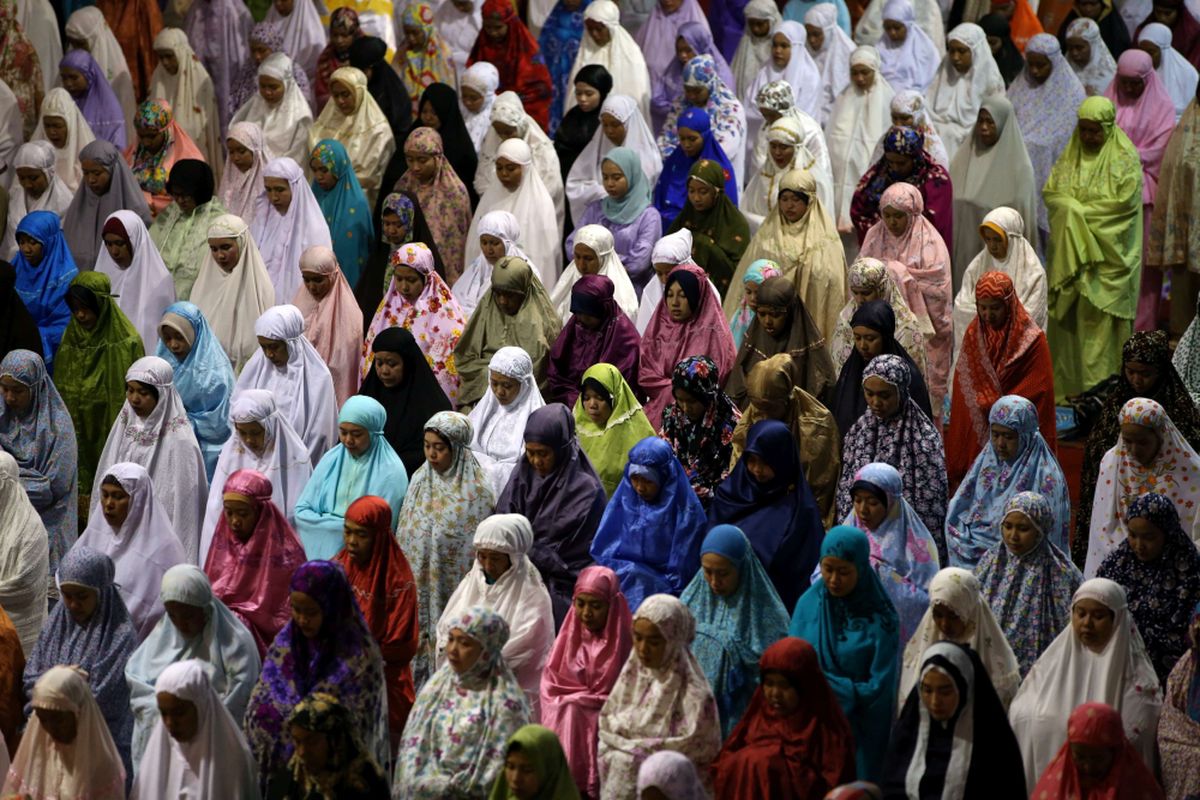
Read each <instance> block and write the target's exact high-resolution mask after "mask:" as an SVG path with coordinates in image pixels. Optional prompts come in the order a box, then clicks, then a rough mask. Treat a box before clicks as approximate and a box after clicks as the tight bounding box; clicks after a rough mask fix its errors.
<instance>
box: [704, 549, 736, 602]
mask: <svg viewBox="0 0 1200 800" xmlns="http://www.w3.org/2000/svg"><path fill="white" fill-rule="evenodd" d="M700 569H701V570H702V571H703V572H704V581H705V582H706V583H707V584H708V588H709V589H711V590H712V593H713V594H715V595H716V596H717V597H732V596H733V594H734V593H735V592H736V591H737V590H738V585H739V584H740V583H741V580H740V576H739V575H738V571H737V567H736V566H735V565H734V563H733V562H732V561H730V560H729V559H728V558H725V557H724V556H721V555H718V554H716V553H705V554H704V555H702V556H700Z"/></svg>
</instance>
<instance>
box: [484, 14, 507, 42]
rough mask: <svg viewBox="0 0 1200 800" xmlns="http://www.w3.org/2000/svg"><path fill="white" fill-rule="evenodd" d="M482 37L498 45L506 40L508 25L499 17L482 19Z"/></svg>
mask: <svg viewBox="0 0 1200 800" xmlns="http://www.w3.org/2000/svg"><path fill="white" fill-rule="evenodd" d="M483 35H484V36H486V37H487V38H488V39H489V40H490V41H492V42H494V43H496V44H499V43H500V42H503V41H504V40H505V39H507V38H508V23H507V22H503V21H501V20H500V18H499V17H484V18H483Z"/></svg>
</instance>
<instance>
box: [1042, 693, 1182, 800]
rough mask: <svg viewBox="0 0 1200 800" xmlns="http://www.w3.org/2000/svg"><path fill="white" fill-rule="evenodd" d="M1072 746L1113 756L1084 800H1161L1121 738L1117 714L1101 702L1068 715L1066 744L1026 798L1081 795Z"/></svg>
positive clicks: (1062, 798)
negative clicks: (1132, 799) (1099, 749)
mask: <svg viewBox="0 0 1200 800" xmlns="http://www.w3.org/2000/svg"><path fill="white" fill-rule="evenodd" d="M1073 744H1082V745H1090V746H1092V747H1104V748H1108V749H1109V750H1111V751H1112V752H1113V754H1114V755H1113V761H1112V766H1111V767H1109V770H1108V775H1106V776H1105V777H1104V780H1103V781H1101V782H1100V784H1099V785H1095V786H1092V788H1091V790H1090V791H1089V793H1088V795H1087V797H1088V800H1123V798H1127V797H1137V798H1141V800H1160V799H1161V798H1162V797H1163V791H1162V789H1161V788H1159V785H1158V781H1156V780H1155V779H1154V775H1153V773H1151V772H1150V770H1149V769H1147V768H1146V765H1145V764H1143V763H1142V757H1141V756H1140V755H1138V751H1137V750H1135V749H1134V747H1133V745H1131V744H1130V743H1129V740H1128V739H1126V738H1125V728H1124V726H1123V725H1122V724H1121V714H1120V713H1119V712H1118V711H1117V710H1116V709H1114V708H1113V707H1112V706H1108V705H1105V704H1104V703H1084V704H1083V705H1081V706H1079V707H1078V708H1076V709H1075V710H1074V711H1072V712H1071V716H1070V717H1069V718H1068V720H1067V741H1065V742H1063V746H1062V748H1061V749H1059V751H1058V755H1056V756H1055V757H1054V760H1053V761H1051V762H1050V766H1048V767H1046V771H1045V772H1043V773H1042V777H1041V778H1039V779H1038V782H1037V787H1036V788H1034V790H1033V793H1032V794H1031V795H1030V797H1037V798H1045V799H1046V800H1069V798H1075V797H1082V796H1083V790H1082V789H1081V788H1080V784H1079V772H1078V770H1077V769H1076V768H1075V760H1074V757H1073V756H1072V755H1071V745H1073Z"/></svg>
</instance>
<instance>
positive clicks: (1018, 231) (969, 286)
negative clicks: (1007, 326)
mask: <svg viewBox="0 0 1200 800" xmlns="http://www.w3.org/2000/svg"><path fill="white" fill-rule="evenodd" d="M983 224H984V225H987V226H988V227H989V228H991V229H992V230H996V229H999V230H1000V231H1003V236H1004V238H1005V239H1007V241H1008V252H1007V253H1006V254H1005V256H1004V258H1003V259H997V258H995V257H993V256H992V254H991V253H989V252H988V249H987V247H984V246H983V243H982V241H981V242H980V245H979V246H980V248H981V250H980V251H979V255H977V256H975V258H974V259H972V260H971V265H970V266H968V267H967V271H966V272H964V273H963V277H962V286H961V287H960V288H959V290H958V295H956V296H955V298H954V352H955V353H957V352H958V348H959V347H960V346H961V345H962V339H963V334H965V333H966V332H967V326H968V325H970V324H971V320H973V319H975V313H976V309H975V284H976V283H978V282H979V279H980V278H981V277H983V273H985V272H1003V273H1004V274H1005V275H1007V276H1008V277H1010V278H1012V281H1013V286H1015V287H1016V290H1017V299H1019V300H1020V301H1021V305H1023V306H1025V310H1026V311H1028V312H1029V316H1030V317H1031V318H1032V319H1033V321H1034V323H1035V324H1036V325H1037V326H1038V327H1039V328H1041V329H1042V330H1045V329H1046V323H1047V315H1048V311H1049V309H1048V306H1047V301H1046V268H1045V267H1044V266H1042V261H1041V259H1040V258H1038V254H1037V251H1036V250H1034V249H1033V245H1032V244H1030V243H1029V240H1028V239H1026V238H1025V221H1024V220H1023V219H1021V215H1020V214H1018V213H1017V212H1016V211H1015V210H1013V209H1011V208H1008V207H1007V206H1000V207H999V208H996V209H993V210H992V211H991V212H990V213H989V214H988V215H987V216H986V217H984V218H983Z"/></svg>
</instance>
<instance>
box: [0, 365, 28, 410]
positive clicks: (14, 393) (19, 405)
mask: <svg viewBox="0 0 1200 800" xmlns="http://www.w3.org/2000/svg"><path fill="white" fill-rule="evenodd" d="M0 397H2V398H3V399H4V407H5V408H7V409H8V410H9V411H10V412H12V413H13V414H14V415H17V416H20V415H22V414H24V413H25V412H26V411H28V410H29V407H30V406H31V405H33V391H32V390H31V389H30V388H29V387H28V386H26V385H25V384H23V383H21V382H20V381H19V380H17V379H16V378H12V377H9V376H7V375H6V376H4V377H3V378H0Z"/></svg>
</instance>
